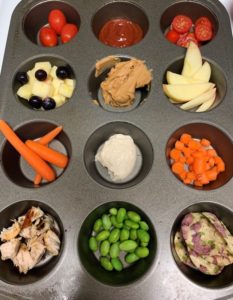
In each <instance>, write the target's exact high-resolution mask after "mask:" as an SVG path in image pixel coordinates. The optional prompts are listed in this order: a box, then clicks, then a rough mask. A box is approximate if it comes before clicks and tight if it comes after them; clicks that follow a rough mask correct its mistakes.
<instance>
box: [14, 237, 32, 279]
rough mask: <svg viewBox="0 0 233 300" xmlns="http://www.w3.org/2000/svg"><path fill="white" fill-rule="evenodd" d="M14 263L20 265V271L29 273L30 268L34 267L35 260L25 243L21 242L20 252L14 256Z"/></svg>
mask: <svg viewBox="0 0 233 300" xmlns="http://www.w3.org/2000/svg"><path fill="white" fill-rule="evenodd" d="M13 263H14V265H15V266H16V267H18V269H19V272H20V273H24V274H27V272H28V270H30V269H32V268H33V267H34V265H35V264H34V261H33V259H32V257H31V255H30V252H29V250H28V248H27V246H26V245H25V244H23V243H22V244H21V247H20V249H19V252H18V254H17V255H16V256H15V257H14V259H13Z"/></svg>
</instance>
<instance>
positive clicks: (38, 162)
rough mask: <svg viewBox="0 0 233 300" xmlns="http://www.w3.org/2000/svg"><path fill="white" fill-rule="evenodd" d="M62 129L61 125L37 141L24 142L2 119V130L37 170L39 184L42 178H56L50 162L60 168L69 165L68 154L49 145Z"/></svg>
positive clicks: (36, 179) (37, 182) (36, 182)
mask: <svg viewBox="0 0 233 300" xmlns="http://www.w3.org/2000/svg"><path fill="white" fill-rule="evenodd" d="M61 131H62V127H61V126H60V127H57V128H55V129H53V130H52V131H50V132H48V133H47V134H46V135H44V136H43V137H41V138H40V137H38V138H39V139H37V140H35V141H32V140H27V141H26V142H23V141H22V140H21V139H20V138H19V137H18V136H17V135H16V134H15V132H14V131H13V130H12V129H11V128H10V126H9V125H8V124H7V123H6V122H5V121H4V120H0V132H1V133H2V134H3V135H4V136H5V138H6V139H7V140H8V142H9V143H10V144H11V145H12V146H13V147H14V148H15V150H16V151H17V152H18V153H19V154H20V155H21V156H22V157H23V158H24V159H25V160H26V161H27V163H28V164H29V165H30V166H31V167H32V168H33V170H34V171H35V173H36V175H35V179H34V184H35V185H39V184H40V183H41V181H42V180H45V181H47V182H51V181H54V180H55V179H56V173H55V171H54V169H53V168H52V167H51V166H50V164H52V165H54V166H56V167H58V168H66V167H67V165H68V162H69V158H68V157H67V155H65V154H63V153H60V152H58V151H56V150H54V149H52V148H50V147H49V146H48V144H49V143H50V142H51V141H52V140H53V139H54V138H55V137H56V136H57V135H58V134H59V133H60V132H61Z"/></svg>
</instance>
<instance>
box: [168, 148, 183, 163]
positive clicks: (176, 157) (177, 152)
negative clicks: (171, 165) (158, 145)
mask: <svg viewBox="0 0 233 300" xmlns="http://www.w3.org/2000/svg"><path fill="white" fill-rule="evenodd" d="M180 157H181V151H180V150H178V149H175V148H173V149H172V150H171V152H170V158H171V159H173V160H174V161H178V160H179V159H180Z"/></svg>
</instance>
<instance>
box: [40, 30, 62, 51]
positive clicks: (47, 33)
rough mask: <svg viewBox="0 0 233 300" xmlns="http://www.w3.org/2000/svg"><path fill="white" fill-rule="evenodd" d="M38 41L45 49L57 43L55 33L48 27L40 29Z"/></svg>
mask: <svg viewBox="0 0 233 300" xmlns="http://www.w3.org/2000/svg"><path fill="white" fill-rule="evenodd" d="M39 39H40V42H41V44H42V45H43V46H45V47H54V46H56V45H57V43H58V39H57V35H56V32H55V31H54V30H53V29H52V28H50V27H42V28H41V30H40V32H39Z"/></svg>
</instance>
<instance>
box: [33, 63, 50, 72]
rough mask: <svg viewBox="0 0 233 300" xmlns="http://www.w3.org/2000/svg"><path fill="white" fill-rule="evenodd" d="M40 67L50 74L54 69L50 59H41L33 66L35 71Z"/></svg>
mask: <svg viewBox="0 0 233 300" xmlns="http://www.w3.org/2000/svg"><path fill="white" fill-rule="evenodd" d="M39 69H42V70H44V71H45V72H46V73H47V74H49V73H50V71H51V69H52V66H51V63H50V62H49V61H40V62H37V63H35V67H34V68H33V71H34V73H35V72H36V71H37V70H39Z"/></svg>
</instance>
